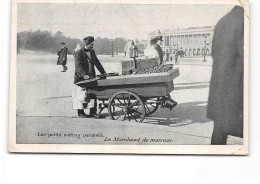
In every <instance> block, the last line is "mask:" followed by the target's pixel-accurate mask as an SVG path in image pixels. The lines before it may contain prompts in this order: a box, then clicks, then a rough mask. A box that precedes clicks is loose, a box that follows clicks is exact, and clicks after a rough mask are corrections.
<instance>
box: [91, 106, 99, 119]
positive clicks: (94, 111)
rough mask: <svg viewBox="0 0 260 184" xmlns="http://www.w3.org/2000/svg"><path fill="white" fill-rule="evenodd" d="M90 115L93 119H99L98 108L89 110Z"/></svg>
mask: <svg viewBox="0 0 260 184" xmlns="http://www.w3.org/2000/svg"><path fill="white" fill-rule="evenodd" d="M89 115H90V116H91V117H94V118H97V117H98V115H97V108H96V107H93V108H91V109H90V110H89Z"/></svg>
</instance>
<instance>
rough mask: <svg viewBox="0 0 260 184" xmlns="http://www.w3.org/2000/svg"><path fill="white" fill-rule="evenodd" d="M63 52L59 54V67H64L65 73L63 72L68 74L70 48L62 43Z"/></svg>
mask: <svg viewBox="0 0 260 184" xmlns="http://www.w3.org/2000/svg"><path fill="white" fill-rule="evenodd" d="M61 47H62V48H61V50H60V51H59V52H58V54H57V55H58V56H59V57H58V61H57V65H62V67H63V71H61V72H66V71H67V70H68V67H66V64H67V54H68V48H67V47H66V46H65V43H64V42H61Z"/></svg>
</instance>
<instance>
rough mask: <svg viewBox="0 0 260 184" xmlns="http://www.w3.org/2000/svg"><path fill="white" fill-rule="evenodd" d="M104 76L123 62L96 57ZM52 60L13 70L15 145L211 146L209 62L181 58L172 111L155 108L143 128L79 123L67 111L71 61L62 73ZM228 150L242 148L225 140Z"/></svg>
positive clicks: (22, 63) (32, 59)
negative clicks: (208, 104) (15, 72)
mask: <svg viewBox="0 0 260 184" xmlns="http://www.w3.org/2000/svg"><path fill="white" fill-rule="evenodd" d="M99 58H100V60H101V61H102V63H103V66H104V68H105V70H106V71H107V72H112V71H114V72H120V70H121V66H120V63H119V62H118V61H119V60H120V59H124V58H123V56H115V57H114V58H112V57H110V56H109V57H107V56H106V57H105V56H99ZM56 59H57V57H56V56H55V55H53V56H51V55H47V56H44V55H40V56H38V55H34V56H33V55H31V56H27V55H20V56H18V67H17V74H18V77H17V79H18V80H17V143H68V144H73V143H77V144H186V145H187V144H195V145H197V144H210V138H211V133H212V129H213V122H212V121H210V120H209V119H207V118H206V106H207V98H208V91H209V81H210V75H211V65H212V59H211V58H210V57H208V58H207V62H206V63H204V62H202V58H180V65H175V67H179V70H180V76H179V77H178V78H176V79H175V80H174V84H175V90H174V91H173V92H172V93H171V96H172V98H173V99H174V100H175V101H177V102H178V105H177V106H176V107H175V108H174V109H173V110H172V111H170V110H168V109H161V108H159V109H158V110H157V111H156V112H155V113H154V114H152V115H151V116H150V117H147V118H146V119H145V120H144V122H143V123H136V122H135V121H130V122H129V121H113V120H110V118H109V116H108V114H107V111H104V112H103V114H102V117H101V119H83V118H78V117H77V114H76V111H75V110H73V109H72V104H71V92H72V85H73V75H74V65H73V64H74V62H73V58H72V56H69V58H68V68H69V70H68V72H66V73H62V72H60V71H61V66H57V65H56ZM228 144H242V139H240V138H236V137H229V139H228Z"/></svg>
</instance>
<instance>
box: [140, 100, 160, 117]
mask: <svg viewBox="0 0 260 184" xmlns="http://www.w3.org/2000/svg"><path fill="white" fill-rule="evenodd" d="M159 99H160V98H156V99H155V98H151V99H148V100H146V101H145V105H144V106H145V112H146V116H149V115H151V114H153V113H154V112H155V111H156V110H157V109H158V107H159V105H160V104H159V103H156V102H157V101H158V100H159Z"/></svg>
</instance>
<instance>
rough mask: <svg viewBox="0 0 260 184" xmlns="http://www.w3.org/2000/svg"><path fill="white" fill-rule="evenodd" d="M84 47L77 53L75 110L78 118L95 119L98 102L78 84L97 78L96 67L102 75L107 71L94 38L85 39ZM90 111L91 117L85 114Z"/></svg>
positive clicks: (73, 94)
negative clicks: (97, 53)
mask: <svg viewBox="0 0 260 184" xmlns="http://www.w3.org/2000/svg"><path fill="white" fill-rule="evenodd" d="M83 42H84V46H83V47H82V48H81V49H80V50H78V51H76V52H75V56H74V58H75V75H74V87H73V93H72V100H73V108H74V109H77V110H78V116H79V117H83V118H88V117H95V116H96V112H97V101H96V99H93V98H92V97H91V96H92V95H91V94H90V93H89V92H88V89H85V88H82V87H80V86H78V85H77V84H76V83H77V82H80V81H83V80H87V79H94V78H96V72H95V68H94V67H95V66H96V68H97V69H98V70H99V72H100V73H101V74H105V73H106V72H105V70H104V68H103V66H102V64H101V63H100V61H99V60H98V58H97V56H96V53H95V51H94V50H93V45H94V37H92V36H88V37H86V38H84V39H83ZM84 109H89V115H87V114H86V113H85V112H84Z"/></svg>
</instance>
